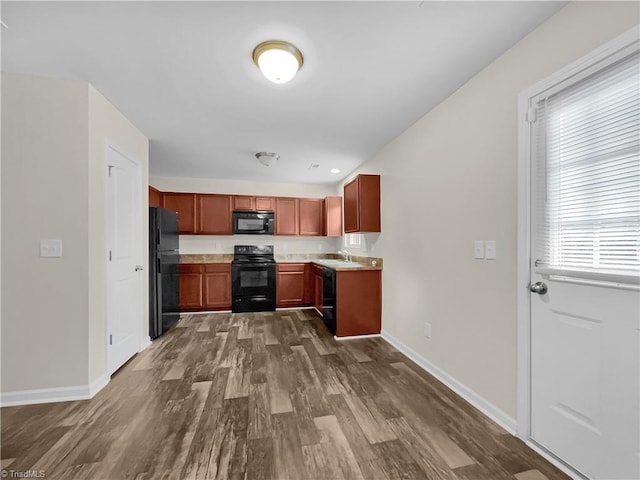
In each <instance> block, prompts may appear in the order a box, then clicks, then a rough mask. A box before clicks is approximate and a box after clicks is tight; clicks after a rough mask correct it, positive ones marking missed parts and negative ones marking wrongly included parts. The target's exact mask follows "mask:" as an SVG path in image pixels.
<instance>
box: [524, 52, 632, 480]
mask: <svg viewBox="0 0 640 480" xmlns="http://www.w3.org/2000/svg"><path fill="white" fill-rule="evenodd" d="M635 50H636V53H635V54H633V53H632V54H631V55H629V52H626V53H624V54H620V55H618V57H616V58H613V59H610V60H609V61H607V62H604V64H603V66H601V67H599V68H598V69H594V70H593V72H592V73H589V74H585V75H584V78H582V79H580V80H576V79H575V78H574V79H572V80H571V82H569V83H568V84H564V85H562V84H561V85H558V86H555V87H554V88H553V89H552V90H551V91H549V92H545V93H544V94H542V95H540V96H539V97H538V98H535V99H533V100H532V104H531V105H532V106H533V107H534V108H532V110H535V112H533V113H532V114H531V117H533V118H535V120H534V121H533V122H532V131H531V133H532V135H531V138H532V154H531V158H532V175H531V177H532V179H533V181H532V202H531V204H532V213H531V218H532V226H531V232H532V238H531V245H532V255H531V257H532V258H531V265H530V271H531V278H530V280H531V290H532V292H531V302H530V308H531V311H530V314H531V329H530V331H531V385H530V388H531V389H530V391H531V411H530V414H531V418H530V420H531V424H530V425H531V429H530V436H531V438H532V439H533V440H534V441H535V442H537V443H538V444H540V445H541V446H543V447H544V448H546V449H547V450H549V451H550V452H551V453H553V454H555V455H556V456H558V457H559V458H561V459H562V460H563V461H565V462H566V463H568V464H569V465H571V466H573V467H574V468H575V469H576V470H578V471H580V472H581V473H583V474H584V475H586V476H588V477H589V478H593V479H607V480H613V479H621V480H632V479H639V478H640V453H639V452H640V291H639V288H638V287H639V286H638V273H639V272H640V86H639V85H640V82H638V78H640V77H639V75H640V68H639V61H640V59H639V57H638V54H637V46H636V48H635ZM631 51H632V50H631ZM534 113H535V114H534Z"/></svg>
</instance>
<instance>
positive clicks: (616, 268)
mask: <svg viewBox="0 0 640 480" xmlns="http://www.w3.org/2000/svg"><path fill="white" fill-rule="evenodd" d="M532 140H533V143H532V145H533V151H532V155H533V158H532V160H533V161H534V162H535V165H536V175H535V177H536V178H535V179H534V189H535V192H536V196H535V198H536V208H535V217H536V218H535V222H536V223H535V228H534V231H535V234H534V239H533V242H534V245H533V247H534V252H535V255H536V258H537V259H538V260H537V262H536V263H537V264H538V265H539V264H542V265H544V266H545V267H547V268H551V269H554V270H562V271H577V272H580V271H584V272H592V273H594V272H595V273H597V272H601V273H606V274H621V275H629V274H632V275H637V274H638V273H640V57H639V54H638V53H637V52H636V53H635V54H632V55H630V56H627V57H626V58H624V59H622V60H619V61H617V62H616V63H614V64H612V65H609V66H607V67H606V68H604V69H602V70H601V71H599V72H597V73H595V74H592V75H590V76H589V77H587V78H584V79H582V80H580V81H578V82H577V83H574V84H573V85H568V86H566V87H565V88H563V89H561V90H559V91H557V90H556V91H555V92H553V93H552V94H551V95H549V96H548V97H546V98H543V97H539V101H538V104H537V105H536V121H535V122H534V124H533V126H532Z"/></svg>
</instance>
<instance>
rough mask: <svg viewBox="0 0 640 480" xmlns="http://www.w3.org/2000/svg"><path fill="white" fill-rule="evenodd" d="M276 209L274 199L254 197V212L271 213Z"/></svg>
mask: <svg viewBox="0 0 640 480" xmlns="http://www.w3.org/2000/svg"><path fill="white" fill-rule="evenodd" d="M275 209H276V199H275V198H274V197H256V210H258V211H265V210H266V211H268V212H273V211H274V210H275Z"/></svg>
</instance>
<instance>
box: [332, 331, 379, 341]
mask: <svg viewBox="0 0 640 480" xmlns="http://www.w3.org/2000/svg"><path fill="white" fill-rule="evenodd" d="M381 336H382V335H381V334H380V333H369V334H367V335H346V336H344V337H336V336H335V335H334V336H333V338H334V339H335V340H362V339H363V338H372V337H381Z"/></svg>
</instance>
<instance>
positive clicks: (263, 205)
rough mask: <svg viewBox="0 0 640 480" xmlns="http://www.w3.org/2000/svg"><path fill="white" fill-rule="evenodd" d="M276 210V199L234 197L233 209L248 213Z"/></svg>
mask: <svg viewBox="0 0 640 480" xmlns="http://www.w3.org/2000/svg"><path fill="white" fill-rule="evenodd" d="M275 208H276V202H275V197H252V196H250V195H234V196H233V209H234V210H248V211H254V210H257V211H268V212H273V211H274V210H275Z"/></svg>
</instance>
